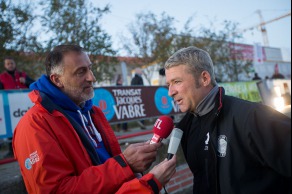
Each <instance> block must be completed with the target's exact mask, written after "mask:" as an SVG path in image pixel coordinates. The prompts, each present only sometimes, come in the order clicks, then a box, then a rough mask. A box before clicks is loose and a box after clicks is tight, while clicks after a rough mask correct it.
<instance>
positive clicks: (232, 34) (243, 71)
mask: <svg viewBox="0 0 292 194" xmlns="http://www.w3.org/2000/svg"><path fill="white" fill-rule="evenodd" d="M222 26H223V27H222V29H221V30H219V31H215V30H211V29H215V28H214V27H212V23H211V26H210V27H209V28H207V27H202V28H201V29H200V31H199V35H198V36H199V37H200V38H197V39H196V42H195V44H196V45H197V47H199V48H202V49H204V50H206V51H207V52H209V54H210V56H211V58H212V60H213V63H214V67H215V74H216V78H217V80H220V81H242V80H243V79H244V78H246V77H249V75H248V73H249V70H250V69H251V66H252V61H249V60H244V58H243V53H242V50H240V49H239V48H238V47H237V43H236V42H240V41H241V40H242V37H241V34H238V33H236V32H237V31H238V30H237V24H236V23H233V22H231V21H224V22H223V25H222Z"/></svg>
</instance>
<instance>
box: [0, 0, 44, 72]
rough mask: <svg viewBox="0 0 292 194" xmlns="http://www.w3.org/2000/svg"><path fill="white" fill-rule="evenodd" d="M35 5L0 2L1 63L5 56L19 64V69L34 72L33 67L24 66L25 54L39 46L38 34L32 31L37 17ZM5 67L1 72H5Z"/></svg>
mask: <svg viewBox="0 0 292 194" xmlns="http://www.w3.org/2000/svg"><path fill="white" fill-rule="evenodd" d="M32 10H33V5H32V4H31V3H29V2H27V3H19V4H17V5H15V4H13V3H12V1H10V0H0V13H1V14H0V53H1V57H0V59H1V62H2V61H3V58H4V57H5V56H12V57H14V58H15V60H17V61H21V62H20V63H18V65H17V66H18V68H19V69H22V70H29V71H33V70H34V69H30V67H31V66H27V65H24V64H25V63H23V61H25V60H26V55H24V54H23V53H24V52H30V51H33V50H34V48H37V46H39V43H38V42H37V39H36V37H37V34H34V32H32V31H31V28H32V26H33V22H34V21H35V19H36V17H35V16H34V15H33V12H32ZM3 68H4V67H3V66H2V65H1V66H0V70H1V71H3Z"/></svg>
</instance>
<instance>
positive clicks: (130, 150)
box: [123, 116, 174, 172]
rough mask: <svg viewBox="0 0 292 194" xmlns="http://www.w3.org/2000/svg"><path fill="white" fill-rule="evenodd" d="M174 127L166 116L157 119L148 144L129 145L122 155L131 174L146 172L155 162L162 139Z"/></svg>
mask: <svg viewBox="0 0 292 194" xmlns="http://www.w3.org/2000/svg"><path fill="white" fill-rule="evenodd" d="M173 127H174V124H173V121H172V119H171V118H170V117H168V116H161V117H159V118H158V119H157V120H156V122H155V124H154V127H153V132H154V135H153V137H152V139H151V141H150V144H149V142H146V143H145V142H144V143H136V144H131V145H129V146H128V147H127V148H126V149H125V151H124V152H123V155H124V157H125V159H126V160H127V162H128V164H129V166H130V167H131V169H132V170H133V172H143V171H145V170H147V169H148V168H149V167H150V166H151V164H152V163H153V162H154V161H155V159H156V155H157V150H158V148H159V147H161V145H162V144H161V143H160V142H161V141H162V139H163V138H167V137H168V136H169V134H170V133H171V131H172V129H173Z"/></svg>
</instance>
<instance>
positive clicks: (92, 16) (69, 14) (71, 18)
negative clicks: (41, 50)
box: [41, 0, 116, 80]
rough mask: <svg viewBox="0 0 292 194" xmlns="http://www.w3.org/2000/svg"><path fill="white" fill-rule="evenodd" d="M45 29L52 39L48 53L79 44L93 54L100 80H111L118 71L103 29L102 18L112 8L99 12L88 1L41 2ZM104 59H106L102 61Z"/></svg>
mask: <svg viewBox="0 0 292 194" xmlns="http://www.w3.org/2000/svg"><path fill="white" fill-rule="evenodd" d="M41 5H42V9H43V10H44V14H43V15H42V17H41V18H42V19H41V22H42V26H43V29H44V30H45V32H46V34H49V36H48V37H49V38H48V39H47V40H46V41H45V50H47V51H49V50H51V48H53V47H54V46H56V45H59V44H78V45H80V46H82V47H83V48H84V49H85V50H86V51H87V52H88V54H89V56H90V59H91V61H92V62H93V70H94V74H95V76H96V78H97V79H98V80H107V79H110V77H111V74H112V71H113V70H114V67H113V62H114V63H115V62H116V61H112V60H111V59H112V56H114V55H115V53H116V52H115V51H114V50H113V49H112V48H111V47H112V42H111V37H110V36H109V35H108V34H107V33H106V32H104V31H103V30H102V29H101V26H100V24H99V22H100V19H101V18H102V16H103V15H104V14H106V13H108V12H109V5H106V6H105V7H104V8H97V7H94V6H93V5H92V3H90V2H88V1H87V0H49V1H47V0H41ZM101 56H102V57H101Z"/></svg>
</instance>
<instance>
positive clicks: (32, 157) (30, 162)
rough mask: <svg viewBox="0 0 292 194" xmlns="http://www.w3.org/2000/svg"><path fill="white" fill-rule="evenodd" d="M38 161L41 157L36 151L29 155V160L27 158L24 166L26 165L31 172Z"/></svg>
mask: <svg viewBox="0 0 292 194" xmlns="http://www.w3.org/2000/svg"><path fill="white" fill-rule="evenodd" d="M38 161H40V157H39V155H38V153H37V151H34V152H33V153H31V154H30V155H29V158H27V159H26V160H25V161H24V165H25V167H26V169H28V170H30V169H31V168H32V165H33V164H35V163H36V162H38Z"/></svg>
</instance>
